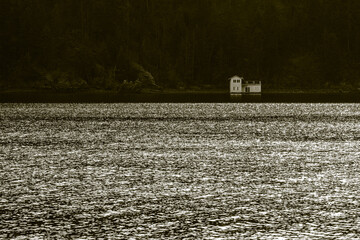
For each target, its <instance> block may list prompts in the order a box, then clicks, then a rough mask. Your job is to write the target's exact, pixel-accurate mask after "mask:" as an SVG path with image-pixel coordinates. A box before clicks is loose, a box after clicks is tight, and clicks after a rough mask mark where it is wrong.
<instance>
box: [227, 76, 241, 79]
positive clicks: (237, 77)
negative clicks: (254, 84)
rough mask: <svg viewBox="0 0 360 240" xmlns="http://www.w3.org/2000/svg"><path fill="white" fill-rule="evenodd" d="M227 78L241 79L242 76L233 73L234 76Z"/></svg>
mask: <svg viewBox="0 0 360 240" xmlns="http://www.w3.org/2000/svg"><path fill="white" fill-rule="evenodd" d="M228 79H229V80H230V79H242V77H239V76H238V75H234V76H232V77H230V78H228Z"/></svg>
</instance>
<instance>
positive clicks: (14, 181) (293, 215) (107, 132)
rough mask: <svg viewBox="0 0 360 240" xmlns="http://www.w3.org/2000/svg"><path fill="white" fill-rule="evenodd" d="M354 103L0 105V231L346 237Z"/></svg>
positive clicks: (358, 125)
mask: <svg viewBox="0 0 360 240" xmlns="http://www.w3.org/2000/svg"><path fill="white" fill-rule="evenodd" d="M359 149H360V104H260V103H259V104H236V103H230V104H0V238H19V239H22V237H24V236H26V237H28V238H82V239H84V238H85V239H95V238H101V237H103V238H113V239H130V238H135V239H144V238H145V239H149V238H153V239H158V238H162V239H175V238H177V239H182V238H190V239H191V238H195V239H198V238H204V239H219V238H225V239H239V238H249V239H256V238H267V239H276V238H280V237H285V238H311V239H316V238H318V239H324V238H325V239H326V238H329V239H335V238H337V239H338V238H343V239H349V238H356V237H359V236H360V231H359V229H360V215H359V212H360V203H359V201H360V175H359V172H360V152H359Z"/></svg>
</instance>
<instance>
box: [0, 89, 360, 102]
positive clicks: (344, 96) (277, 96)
mask: <svg viewBox="0 0 360 240" xmlns="http://www.w3.org/2000/svg"><path fill="white" fill-rule="evenodd" d="M12 102H14V103H102V102H104V103H117V102H119V103H122V102H134V103H137V102H139V103H140V102H151V103H157V102H159V103H165V102H174V103H176V102H179V103H182V102H193V103H196V102H214V103H215V102H222V103H226V102H285V103H287V102H288V103H291V102H294V103H297V102H299V103H301V102H304V103H306V102H323V103H326V102H329V103H340V102H347V103H352V102H353V103H360V91H354V92H350V91H348V92H344V91H339V90H338V89H319V90H292V89H287V90H285V89H280V90H279V89H264V90H263V92H262V94H261V96H242V97H241V99H236V100H234V99H232V98H231V97H230V94H229V92H228V90H224V89H221V90H217V89H216V90H212V89H208V90H175V89H165V90H163V91H153V90H144V91H143V92H141V93H125V92H117V91H113V90H98V89H82V90H72V89H71V90H66V91H65V90H63V91H59V90H48V89H8V90H0V103H12Z"/></svg>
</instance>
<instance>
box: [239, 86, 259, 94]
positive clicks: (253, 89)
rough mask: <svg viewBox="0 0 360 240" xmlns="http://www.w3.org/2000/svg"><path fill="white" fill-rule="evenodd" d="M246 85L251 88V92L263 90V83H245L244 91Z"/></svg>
mask: <svg viewBox="0 0 360 240" xmlns="http://www.w3.org/2000/svg"><path fill="white" fill-rule="evenodd" d="M246 87H249V88H250V92H251V93H252V92H254V93H260V92H261V84H243V85H242V92H246Z"/></svg>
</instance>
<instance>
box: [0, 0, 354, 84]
mask: <svg viewBox="0 0 360 240" xmlns="http://www.w3.org/2000/svg"><path fill="white" fill-rule="evenodd" d="M0 12H1V14H0V29H1V30H0V63H1V65H0V87H36V88H89V87H90V88H102V89H120V90H121V89H125V90H129V89H130V90H134V89H135V90H136V89H139V88H142V87H144V86H150V87H154V86H161V87H171V88H187V87H192V86H201V85H212V86H217V87H221V86H227V84H228V82H227V78H228V77H230V76H232V75H234V74H239V75H242V76H244V77H246V78H247V79H259V80H262V81H263V83H264V85H265V87H269V88H329V87H339V86H340V87H342V88H358V87H360V86H359V84H360V83H359V82H360V81H359V79H360V44H359V43H360V1H357V0H106V1H103V0H77V1H74V0H3V1H0Z"/></svg>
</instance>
